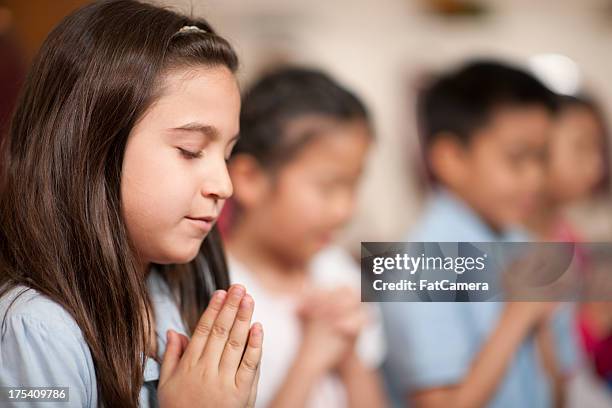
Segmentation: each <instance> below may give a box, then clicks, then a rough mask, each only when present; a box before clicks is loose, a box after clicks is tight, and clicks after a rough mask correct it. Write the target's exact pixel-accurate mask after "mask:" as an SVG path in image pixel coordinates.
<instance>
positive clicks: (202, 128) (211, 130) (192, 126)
mask: <svg viewBox="0 0 612 408" xmlns="http://www.w3.org/2000/svg"><path fill="white" fill-rule="evenodd" d="M170 130H182V131H187V132H197V133H200V134H202V135H204V136H206V137H208V138H210V139H216V138H218V137H219V131H218V130H217V128H215V127H214V126H210V125H205V124H203V123H199V122H190V123H187V124H185V125H182V126H179V127H175V128H172V129H170Z"/></svg>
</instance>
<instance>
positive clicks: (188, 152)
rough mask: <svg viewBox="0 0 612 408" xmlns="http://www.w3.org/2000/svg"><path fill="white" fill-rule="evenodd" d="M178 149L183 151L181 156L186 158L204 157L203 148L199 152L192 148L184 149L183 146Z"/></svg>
mask: <svg viewBox="0 0 612 408" xmlns="http://www.w3.org/2000/svg"><path fill="white" fill-rule="evenodd" d="M177 149H178V151H179V152H180V153H181V156H183V157H185V158H186V159H197V158H199V157H202V150H200V151H197V152H192V151H191V150H187V149H183V148H182V147H177Z"/></svg>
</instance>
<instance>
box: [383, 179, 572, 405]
mask: <svg viewBox="0 0 612 408" xmlns="http://www.w3.org/2000/svg"><path fill="white" fill-rule="evenodd" d="M528 238H529V237H528V235H527V234H525V233H524V232H522V231H520V230H519V229H516V230H513V229H509V230H508V231H505V232H503V233H501V234H496V233H494V232H493V231H492V230H491V229H490V228H489V227H488V226H487V225H486V224H485V223H484V222H483V221H482V219H481V218H480V217H479V216H478V215H477V214H476V213H475V212H474V211H473V210H472V209H471V208H470V207H468V206H467V205H466V204H465V203H464V202H463V201H461V200H460V199H459V198H458V197H456V196H454V195H453V194H452V193H450V192H448V191H446V190H440V191H437V192H436V193H435V194H434V195H433V198H432V200H431V201H430V203H429V206H428V207H427V210H426V212H425V214H424V216H423V217H422V219H421V221H420V222H419V223H418V224H417V226H416V229H415V230H414V231H413V232H412V234H410V235H409V236H408V237H407V241H414V242H443V241H450V242H456V241H464V242H495V241H508V242H510V241H517V242H519V241H528V240H529V239H528ZM381 305H382V309H383V316H384V320H385V326H386V330H387V339H388V360H387V361H386V363H385V377H386V378H387V379H388V382H389V383H390V386H391V390H392V391H393V392H394V394H395V396H394V398H395V400H396V402H397V401H398V400H399V401H402V402H403V401H405V400H406V398H405V395H406V394H407V393H408V392H410V391H414V390H419V389H427V388H436V387H443V386H449V385H454V384H457V383H459V382H460V381H461V380H462V378H463V377H464V376H465V375H466V374H467V373H468V370H469V368H470V366H471V364H472V362H473V360H474V358H475V357H476V355H477V354H478V353H479V351H480V349H481V348H482V346H483V343H484V342H485V341H486V340H487V338H488V337H489V336H490V335H491V333H492V331H493V330H494V329H495V327H496V325H497V322H498V320H499V318H500V315H501V313H502V309H503V303H499V302H466V303H442V302H441V303H417V302H412V303H394V302H390V303H381ZM571 322H572V320H571V313H569V312H564V313H560V314H559V316H558V318H556V319H555V320H554V330H555V332H556V333H557V334H558V343H559V344H558V345H557V350H556V351H557V355H558V357H559V360H560V363H561V366H562V367H564V368H566V369H569V367H570V366H571V365H572V364H573V363H574V359H575V357H576V356H575V352H574V350H575V349H574V337H573V336H574V334H573V332H572V330H571ZM551 401H552V400H551V390H550V387H549V385H548V379H547V377H546V375H545V373H544V371H543V367H541V365H540V364H539V355H538V352H537V349H536V345H535V342H534V339H533V338H528V339H527V340H526V341H524V342H523V344H522V345H521V346H520V348H519V349H518V351H517V352H516V353H515V355H514V356H513V358H512V361H511V363H510V366H509V368H508V370H507V372H506V374H505V376H504V378H503V379H502V381H501V383H500V385H499V387H498V389H497V392H496V393H495V395H494V396H493V398H492V399H491V401H490V402H489V404H488V407H491V408H509V407H536V408H539V407H550V406H551V404H552V402H551Z"/></svg>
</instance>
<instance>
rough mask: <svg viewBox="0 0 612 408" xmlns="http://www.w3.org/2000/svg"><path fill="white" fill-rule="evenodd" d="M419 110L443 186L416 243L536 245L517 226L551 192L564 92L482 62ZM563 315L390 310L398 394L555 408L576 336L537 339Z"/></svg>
mask: <svg viewBox="0 0 612 408" xmlns="http://www.w3.org/2000/svg"><path fill="white" fill-rule="evenodd" d="M419 108H420V112H419V113H420V119H421V120H422V123H421V127H422V132H423V133H422V136H423V147H424V154H425V157H426V163H427V166H428V169H429V171H430V172H431V174H432V176H433V178H434V179H435V182H436V188H435V191H434V192H433V194H432V197H431V200H430V201H429V204H428V205H427V207H426V209H425V213H424V214H423V216H422V218H421V220H420V222H419V223H418V225H417V226H416V228H415V229H414V230H413V231H412V232H411V233H410V234H409V235H408V236H407V238H406V240H407V241H417V242H427V241H430V242H431V241H469V242H494V241H527V240H528V236H527V235H526V234H525V233H523V232H522V231H521V230H520V228H518V226H519V225H520V224H521V223H522V222H524V221H525V220H526V218H527V216H528V215H529V214H530V212H531V211H532V210H533V206H534V203H535V199H536V197H537V194H538V192H539V191H540V189H541V186H542V179H543V157H544V154H545V148H546V143H547V140H548V137H549V133H550V130H551V127H552V123H553V113H554V110H555V100H554V95H553V94H552V93H551V92H550V91H549V90H548V89H547V88H545V87H544V86H543V85H542V84H541V83H540V82H538V81H537V80H536V79H535V78H533V77H532V76H530V75H529V74H527V73H525V72H523V71H521V70H518V69H515V68H513V67H509V66H506V65H503V64H500V63H496V62H473V63H470V64H468V65H466V66H464V67H461V68H460V69H458V70H456V71H454V72H451V73H448V74H446V75H443V76H441V77H440V78H438V79H437V80H435V81H434V82H433V84H431V86H429V87H428V88H427V89H426V90H425V91H424V92H423V94H422V95H421V98H420V101H419ZM554 307H555V304H554V303H538V302H514V303H511V302H510V303H501V302H480V303H479V302H475V303H469V302H466V303H386V304H383V313H384V317H385V323H386V326H387V327H388V332H387V338H388V360H387V363H386V369H387V372H386V374H387V377H388V379H389V382H390V385H391V388H392V389H394V390H395V391H397V392H398V393H399V394H400V395H401V399H402V400H405V401H406V402H407V403H408V404H410V405H411V406H417V407H448V406H453V407H482V406H488V407H551V406H555V405H557V404H558V403H560V402H561V401H560V400H561V399H562V397H561V392H560V390H561V389H562V379H563V375H562V373H563V371H564V369H565V367H566V366H567V365H568V364H569V361H571V354H572V353H571V351H572V348H571V341H570V340H571V333H570V330H569V328H568V330H567V336H565V337H563V338H562V339H561V340H563V341H562V342H560V343H561V344H550V343H551V341H550V336H549V337H546V336H543V335H542V336H539V337H538V336H536V334H538V333H539V332H542V333H543V332H544V328H545V327H546V326H548V323H549V319H550V318H551V316H552V314H553V310H554ZM546 332H548V331H547V330H546ZM564 334H565V333H564ZM536 337H538V338H539V339H542V340H539V341H536ZM551 350H553V351H554V352H556V353H551V352H550V351H551ZM559 356H563V357H568V358H567V359H565V360H566V361H560V359H559V358H558V357H559ZM562 360H563V359H562ZM551 384H553V385H555V387H551Z"/></svg>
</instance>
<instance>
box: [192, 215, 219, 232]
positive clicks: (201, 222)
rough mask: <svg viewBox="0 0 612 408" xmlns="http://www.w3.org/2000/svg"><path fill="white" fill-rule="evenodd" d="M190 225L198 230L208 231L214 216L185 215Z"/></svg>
mask: <svg viewBox="0 0 612 408" xmlns="http://www.w3.org/2000/svg"><path fill="white" fill-rule="evenodd" d="M185 218H186V219H187V220H188V221H189V222H190V223H191V224H192V225H194V226H195V227H197V228H198V229H199V230H201V231H203V232H205V233H207V232H209V231H210V230H211V229H212V227H213V224H214V222H215V217H185Z"/></svg>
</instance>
